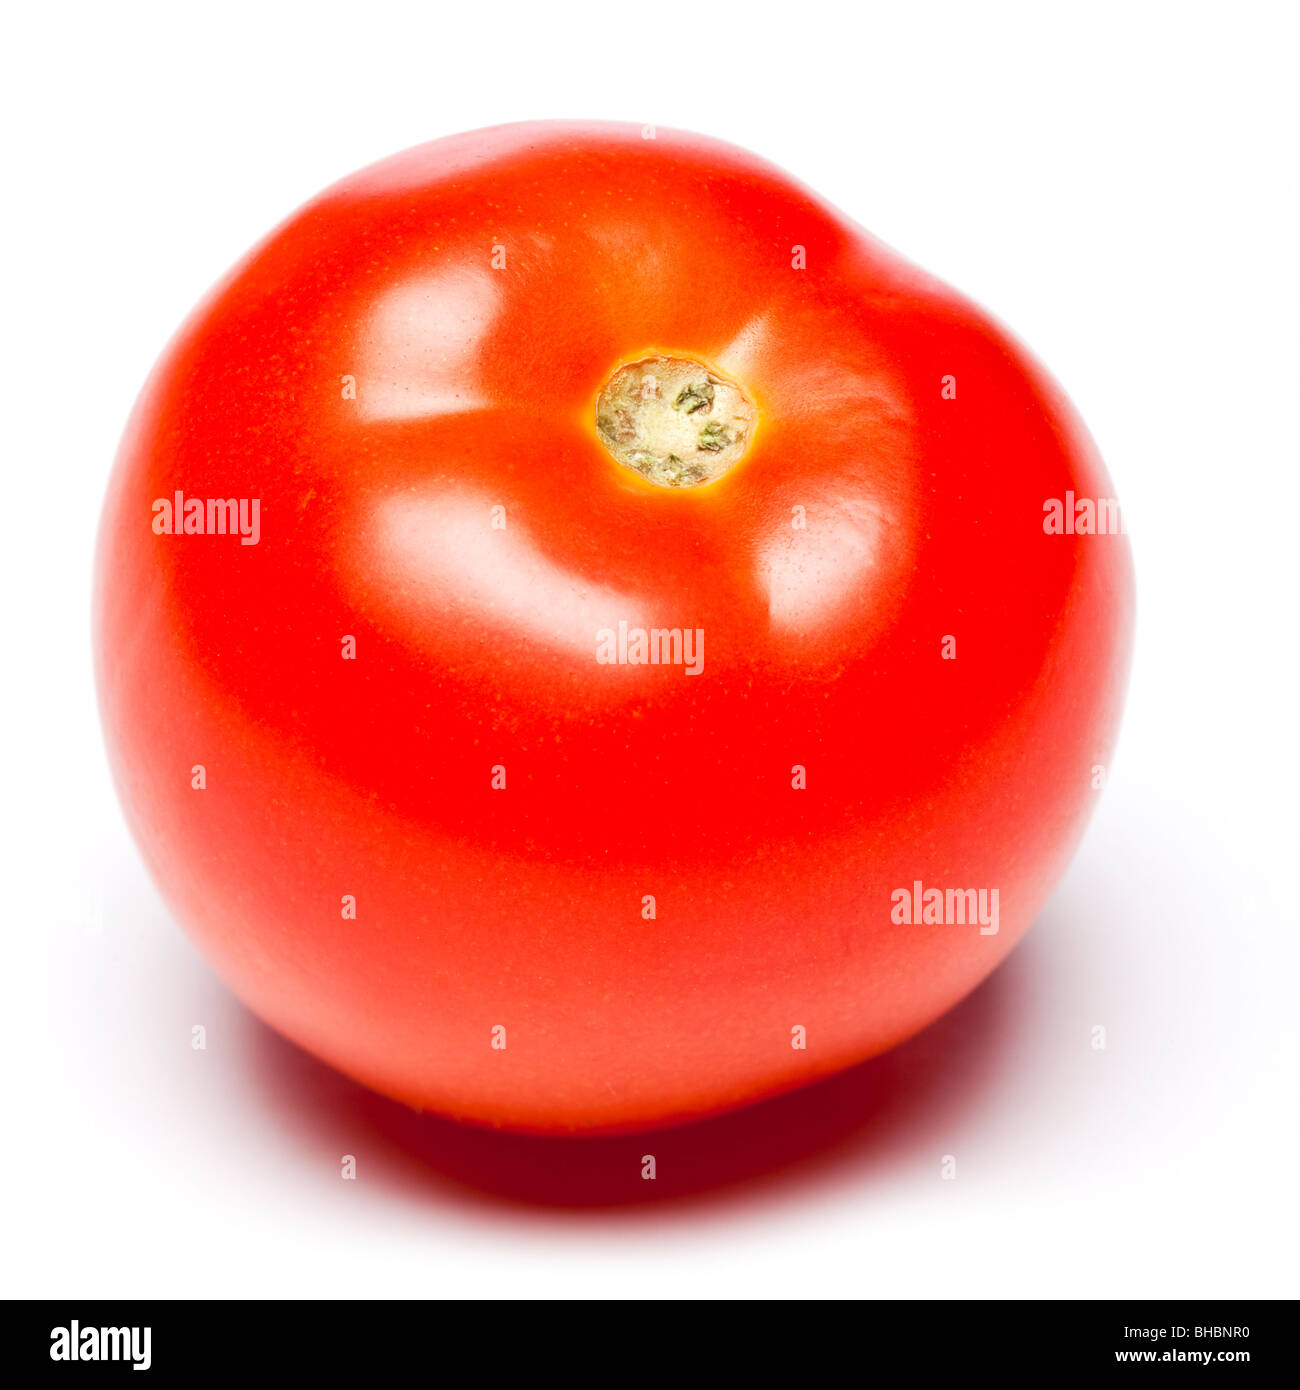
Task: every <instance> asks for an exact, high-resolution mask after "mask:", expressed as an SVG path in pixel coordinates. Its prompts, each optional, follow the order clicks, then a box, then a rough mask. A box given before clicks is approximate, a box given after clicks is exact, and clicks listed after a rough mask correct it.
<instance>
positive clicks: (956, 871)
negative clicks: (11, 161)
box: [95, 123, 1133, 1132]
mask: <svg viewBox="0 0 1300 1390" xmlns="http://www.w3.org/2000/svg"><path fill="white" fill-rule="evenodd" d="M795 248H803V251H802V260H803V267H802V268H794V266H793V265H792V260H798V259H799V253H798V252H797V251H796V250H795ZM654 354H679V355H684V356H688V357H691V358H694V359H698V360H699V361H702V362H706V363H708V364H710V365H711V366H713V367H716V368H717V369H719V370H720V371H721V372H724V373H726V374H727V376H728V377H730V378H731V379H733V380H734V381H736V382H738V383H741V384H742V385H743V386H744V388H745V389H746V390H748V391H749V392H750V393H751V396H752V399H753V401H754V402H755V404H756V406H757V409H758V414H759V424H758V427H757V429H756V432H755V434H754V437H753V440H752V443H751V445H750V449H749V452H748V454H747V455H746V457H745V458H744V459H743V460H742V461H741V463H740V464H739V465H737V466H736V467H735V469H734V470H733V471H732V472H731V473H729V474H728V475H727V476H726V477H724V478H722V479H721V480H720V481H718V482H716V483H713V484H711V485H709V486H707V487H701V488H697V489H688V488H682V489H670V488H660V487H655V486H653V485H652V484H650V483H648V482H646V481H644V480H643V479H642V478H640V477H639V476H637V475H636V474H634V473H632V472H630V471H629V470H627V469H625V468H621V467H620V466H619V465H617V464H615V463H614V462H613V461H612V460H611V458H610V457H609V455H608V454H607V453H606V452H605V450H604V448H603V447H602V445H601V443H600V440H599V438H598V435H597V432H596V430H595V426H594V401H595V399H596V393H597V392H598V390H599V389H600V387H601V386H602V384H603V383H604V382H605V381H606V380H607V379H608V378H609V376H610V374H611V373H612V372H613V371H614V370H615V368H616V367H618V366H619V365H620V364H622V363H627V362H632V361H635V360H637V359H638V358H641V357H645V356H650V355H654ZM945 378H953V379H955V390H956V395H955V397H954V398H946V397H945V394H944V392H943V389H942V384H943V382H944V379H945ZM346 379H351V382H352V383H353V387H349V385H348V381H347V380H346ZM350 390H354V394H349V392H350ZM949 395H951V393H949ZM178 490H180V491H182V492H183V493H184V495H185V496H186V497H189V498H198V499H207V498H236V499H238V498H244V499H252V498H256V499H259V502H260V524H261V534H260V538H259V539H258V542H257V543H256V544H250V545H243V544H241V543H240V541H239V538H238V537H232V536H220V535H215V536H214V535H202V536H200V535H157V534H154V532H153V530H152V529H151V522H152V520H153V517H154V511H153V503H154V502H155V500H156V499H163V498H166V499H170V498H172V496H173V495H174V494H175V493H176V492H177V491H178ZM1067 493H1073V494H1075V496H1076V497H1079V498H1092V499H1097V498H1110V497H1112V496H1113V490H1112V488H1111V485H1110V482H1109V479H1108V478H1107V476H1106V472H1105V469H1104V467H1103V465H1102V463H1101V461H1100V459H1099V458H1098V456H1097V453H1096V450H1095V447H1094V446H1093V444H1092V442H1091V440H1090V438H1089V436H1088V434H1087V432H1086V430H1085V429H1084V427H1083V425H1082V424H1081V422H1080V421H1079V420H1078V418H1077V417H1076V415H1075V413H1074V411H1073V409H1072V408H1071V406H1070V404H1069V402H1068V401H1067V400H1066V399H1065V397H1064V396H1063V394H1062V393H1061V392H1060V390H1059V388H1058V387H1056V386H1055V384H1054V383H1053V382H1052V381H1051V380H1050V379H1049V378H1048V377H1047V376H1046V375H1045V374H1044V372H1043V371H1042V369H1041V368H1040V367H1039V366H1038V365H1037V364H1036V363H1034V361H1033V360H1032V359H1031V358H1030V357H1029V356H1028V355H1027V353H1026V352H1025V350H1024V349H1023V348H1022V347H1021V346H1020V345H1019V344H1017V343H1016V342H1015V341H1014V340H1013V339H1011V338H1010V337H1009V336H1008V335H1007V333H1006V332H1005V330H1003V329H1001V328H1000V327H999V326H997V325H996V324H995V323H993V322H992V321H991V320H990V319H989V318H988V317H987V316H986V315H984V314H983V313H982V312H981V311H980V310H978V309H977V308H975V307H974V306H973V305H971V304H970V303H969V302H967V301H966V300H964V299H963V298H962V297H961V296H960V295H958V294H956V293H954V292H953V291H952V290H950V289H948V288H946V287H945V286H943V285H941V284H939V283H938V282H937V281H935V280H934V279H932V278H931V277H929V276H927V275H925V274H924V273H923V272H921V271H919V270H917V269H916V268H914V267H912V266H910V265H908V264H907V263H906V262H904V261H903V260H901V259H900V258H899V257H897V256H896V255H895V254H894V253H892V252H891V251H889V250H888V249H886V248H885V247H883V246H882V245H880V244H879V243H878V242H876V241H875V240H874V239H873V238H871V237H870V236H869V235H867V234H866V233H865V232H863V231H862V230H861V229H860V228H859V227H857V226H856V225H854V224H853V223H851V222H850V221H849V220H847V219H846V218H844V217H843V216H842V215H841V214H839V213H838V212H836V211H835V210H834V209H832V208H830V207H829V206H827V205H826V204H825V203H823V202H822V201H821V200H819V199H818V198H817V197H816V196H815V195H813V194H811V193H810V192H808V191H807V190H805V189H803V188H802V187H801V186H799V185H798V184H796V183H794V182H793V181H791V180H790V179H789V178H787V177H786V176H785V175H783V174H782V173H780V172H779V171H778V170H775V169H774V168H772V167H771V166H770V165H767V164H766V163H764V162H762V161H760V160H758V159H756V158H754V157H753V156H751V155H749V154H746V153H745V152H743V151H740V150H737V149H735V148H733V147H731V146H727V145H723V144H719V143H718V142H715V141H711V140H706V139H703V138H700V137H696V136H690V135H683V134H678V133H670V132H666V131H663V130H659V131H657V132H655V137H654V138H653V139H646V138H643V137H642V132H641V131H640V130H638V129H637V128H633V127H624V126H614V125H589V124H571V123H553V124H552V123H543V124H535V125H520V126H505V127H498V128H494V129H490V130H485V131H478V132H472V133H470V134H466V135H460V136H456V137H453V138H451V139H447V140H441V141H436V142H434V143H432V144H429V145H424V146H421V147H419V148H417V149H414V150H410V151H408V152H406V153H404V154H401V155H398V156H396V157H394V158H392V159H389V160H386V161H384V162H382V163H380V164H378V165H375V166H373V167H372V168H370V169H366V170H363V171H361V172H360V173H358V174H356V175H354V176H352V177H351V178H349V179H346V180H344V181H343V182H342V183H340V184H338V185H336V186H335V187H333V188H331V189H329V190H327V191H326V192H325V193H324V194H322V195H321V196H320V197H318V198H317V199H316V200H314V201H313V202H312V203H310V204H308V205H307V207H305V208H304V209H302V210H301V211H300V212H299V213H297V214H296V215H295V216H293V217H292V218H290V219H289V220H288V221H287V222H285V223H284V224H283V225H282V226H281V227H279V228H278V229H277V230H276V231H275V232H274V233H273V234H272V235H271V236H270V237H269V238H268V239H267V240H266V241H265V242H263V243H262V245H261V246H259V247H258V248H257V249H255V250H254V251H253V252H252V253H251V254H250V255H249V256H248V257H247V258H246V259H245V260H244V261H243V262H242V263H241V264H240V265H239V266H238V267H236V269H235V270H234V271H233V272H232V273H231V274H230V275H229V276H228V277H227V278H226V280H225V281H224V282H223V283H222V284H221V285H220V286H218V287H217V289H216V290H215V291H214V292H213V293H212V294H211V295H210V296H209V298H208V299H207V300H206V301H205V302H204V303H203V304H202V305H200V307H199V308H198V309H197V310H196V311H195V313H194V314H193V315H192V317H191V318H190V319H189V321H188V322H187V323H186V325H185V326H184V327H183V328H182V330H181V332H180V333H179V334H178V336H177V337H176V339H175V340H174V341H173V342H172V343H171V344H170V345H169V347H168V348H167V350H166V352H165V353H164V355H163V357H162V359H161V361H160V362H159V364H158V366H157V367H156V369H155V371H154V373H153V374H152V376H151V378H150V380H149V382H148V384H147V385H146V387H145V389H144V392H143V394H142V395H141V398H140V400H139V402H138V403H137V405H136V408H135V411H134V414H133V416H132V419H131V421H130V423H129V425H128V428H127V431H126V435H125V438H124V439H123V442H122V446H121V450H120V453H119V456H118V460H117V463H116V466H115V471H114V475H113V479H112V483H111V486H110V490H109V496H108V500H107V503H106V507H105V512H104V518H103V524H102V529H101V536H100V548H99V555H98V566H97V568H98V577H97V594H96V615H95V632H96V657H97V670H98V677H99V687H100V700H101V709H102V715H103V721H104V726H105V731H106V737H107V741H108V746H109V750H110V757H111V760H112V765H113V770H114V775H115V778H116V781H117V785H118V788H119V791H120V794H121V797H122V800H123V804H124V807H125V809H126V813H127V816H128V820H129V822H130V824H131V827H132V830H133V832H134V834H135V836H136V838H137V840H138V842H139V844H140V846H141V849H142V851H143V853H144V855H145V858H146V860H147V862H148V865H149V868H150V870H151V872H152V874H153V875H154V877H155V878H156V880H157V882H158V883H159V885H160V887H161V889H162V891H163V893H164V895H165V896H166V898H167V901H168V903H169V904H170V906H171V908H172V909H173V911H174V912H175V914H176V916H177V918H178V919H179V920H180V921H181V922H182V923H183V924H184V926H185V927H186V929H187V930H188V931H189V932H190V933H191V934H192V936H193V937H194V939H195V940H196V941H197V943H198V944H199V946H200V947H201V949H202V950H203V951H204V953H205V954H206V956H207V957H208V958H209V959H210V960H211V961H212V963H213V964H214V966H215V967H216V968H217V969H218V970H219V971H220V973H221V974H222V975H223V977H224V978H225V979H226V980H227V981H228V982H229V983H230V985H231V986H232V987H233V988H234V989H235V990H236V991H237V992H238V994H239V995H240V996H241V998H243V999H244V1000H245V1002H247V1003H248V1004H249V1005H250V1007H252V1008H253V1009H254V1010H255V1011H256V1012H257V1013H258V1014H260V1015H261V1016H262V1017H263V1018H264V1019H266V1020H267V1021H268V1022H269V1023H271V1024H272V1025H273V1026H274V1027H276V1028H277V1029H279V1030H280V1031H282V1032H283V1033H285V1034H287V1035H288V1036H289V1037H291V1038H293V1039H294V1040H295V1041H297V1042H298V1043H300V1044H301V1045H303V1046H304V1047H306V1048H308V1049H309V1050H311V1051H312V1052H314V1053H316V1054H317V1055H319V1056H320V1057H322V1058H324V1059H325V1060H327V1061H329V1062H331V1063H332V1064H334V1065H335V1066H337V1067H339V1068H340V1069H342V1070H343V1071H345V1072H347V1073H348V1074H350V1075H352V1076H353V1077H355V1078H357V1079H358V1080H360V1081H362V1082H364V1083H366V1084H367V1085H370V1086H372V1087H374V1088H375V1089H377V1090H379V1091H382V1092H384V1093H386V1094H388V1095H391V1096H394V1097H396V1098H398V1099H400V1100H403V1101H406V1102H409V1103H411V1104H414V1105H418V1106H420V1107H421V1108H425V1109H432V1110H437V1111H440V1112H443V1113H445V1114H449V1115H452V1116H456V1117H458V1118H462V1119H467V1120H473V1121H476V1122H481V1123H486V1124H493V1125H502V1126H507V1127H512V1128H517V1129H525V1130H533V1131H539V1132H552V1131H555V1132H559V1131H575V1130H591V1131H597V1130H604V1131H617V1130H625V1129H636V1128H642V1127H648V1126H652V1125H656V1124H662V1123H668V1122H672V1121H676V1120H680V1119H684V1118H689V1117H694V1116H699V1115H704V1114H709V1113H714V1112H717V1111H719V1110H723V1109H726V1108H728V1107H731V1106H735V1105H738V1104H743V1103H746V1102H748V1101H752V1100H755V1099H758V1098H761V1097H763V1096H767V1095H771V1094H774V1093H777V1092H779V1091H781V1090H784V1089H788V1088H789V1087H792V1086H796V1085H799V1084H802V1083H804V1082H806V1081H810V1080H813V1079H815V1078H818V1077H821V1076H825V1075H827V1074H829V1073H831V1072H833V1071H835V1070H838V1069H840V1068H843V1067H845V1066H847V1065H850V1064H852V1063H854V1062H857V1061H860V1060H862V1059H864V1058H867V1057H870V1056H872V1055H874V1054H876V1053H879V1052H881V1051H883V1050H885V1049H887V1048H889V1047H892V1046H893V1045H894V1044H896V1043H898V1042H900V1041H902V1040H903V1039H905V1038H907V1037H908V1036H910V1035H911V1034H913V1033H915V1032H916V1031H918V1030H919V1029H920V1028H922V1027H924V1026H925V1025H926V1024H928V1023H929V1022H931V1021H932V1020H933V1019H935V1018H936V1017H937V1016H938V1015H939V1014H941V1013H942V1012H943V1011H944V1010H946V1009H947V1008H949V1007H950V1006H951V1005H952V1004H954V1003H955V1002H956V1001H957V1000H959V999H960V998H961V997H963V996H964V995H965V994H966V993H968V992H969V991H970V990H971V989H972V988H973V987H974V986H975V985H976V984H977V983H979V981H980V980H981V979H983V978H984V977H985V976H986V975H987V974H988V973H989V972H990V971H991V970H992V969H993V968H994V967H995V966H996V965H997V963H998V962H999V961H1000V960H1001V959H1002V958H1003V957H1004V956H1005V954H1006V953H1007V952H1008V951H1009V950H1010V949H1011V947H1012V946H1013V945H1014V944H1015V942H1016V940H1017V939H1018V938H1019V937H1020V936H1021V935H1022V934H1023V932H1024V931H1025V930H1026V928H1027V927H1028V926H1029V924H1030V922H1031V921H1032V920H1033V918H1034V916H1035V915H1036V913H1037V912H1038V911H1039V909H1040V907H1041V906H1042V904H1043V902H1044V900H1045V898H1046V896H1047V894H1048V892H1049V891H1050V889H1051V887H1052V885H1053V884H1054V882H1055V881H1056V879H1057V878H1058V877H1059V875H1060V873H1061V872H1062V870H1063V868H1064V866H1065V864H1066V863H1067V861H1068V859H1069V856H1070V854H1071V853H1072V851H1073V848H1074V846H1075V844H1076V842H1077V840H1078V838H1079V836H1080V834H1081V833H1082V829H1083V826H1084V823H1085V821H1086V818H1087V816H1088V814H1089V812H1090V809H1091V806H1092V804H1093V800H1094V798H1095V797H1096V796H1097V791H1096V790H1095V788H1094V768H1096V767H1097V766H1103V767H1104V766H1106V765H1107V764H1108V763H1109V759H1110V754H1111V749H1112V745H1113V740H1114V737H1115V733H1116V729H1117V724H1118V719H1119V712H1120V706H1121V702H1122V696H1123V688H1124V683H1125V679H1126V670H1127V662H1128V652H1129V646H1130V640H1131V628H1132V611H1133V593H1132V572H1131V562H1130V557H1129V549H1128V543H1127V539H1126V538H1125V537H1124V536H1122V535H1078V534H1048V533H1047V532H1045V530H1044V524H1043V517H1044V504H1045V502H1047V501H1048V500H1049V499H1053V498H1057V499H1064V498H1065V497H1066V495H1067ZM494 508H501V509H504V510H503V511H498V512H496V513H494V511H493V509H494ZM494 516H495V518H496V523H497V524H496V525H495V526H494V524H493V521H494ZM502 519H504V529H502V526H501V521H502ZM800 520H802V522H803V524H802V525H800V524H799V522H800ZM620 620H622V621H626V622H628V623H629V624H630V625H631V626H633V627H636V626H642V627H645V628H682V629H703V631H704V634H705V639H704V663H703V669H702V670H701V671H700V672H699V674H696V675H691V674H687V673H686V671H685V669H684V668H683V666H682V665H662V666H648V665H624V664H600V663H598V662H597V660H596V657H595V652H596V643H597V633H598V631H600V630H602V629H607V628H613V629H617V627H618V624H619V622H620ZM347 637H351V638H353V639H355V652H356V655H355V659H344V656H343V651H344V645H343V644H344V639H345V638H347ZM949 637H950V638H952V639H954V641H955V658H952V657H950V656H946V655H945V649H944V639H945V638H949ZM196 765H202V767H203V769H204V771H205V776H206V786H205V787H204V788H203V789H202V790H196V789H194V787H193V786H192V770H193V769H194V768H195V767H196ZM796 766H798V767H803V768H805V769H806V788H805V789H801V790H796V789H794V787H793V786H792V779H793V777H794V773H793V769H794V768H795V767H796ZM497 768H504V769H505V773H504V775H505V787H504V788H494V786H493V780H494V769H497ZM498 780H499V774H498ZM917 881H920V882H921V883H923V884H924V885H925V887H927V888H928V887H939V888H976V889H980V888H983V889H992V888H996V889H997V890H998V895H999V920H998V930H997V932H996V934H981V932H980V930H979V927H978V926H960V925H953V924H947V925H939V924H934V925H926V924H916V925H899V924H897V923H895V922H893V921H891V904H892V902H893V897H892V895H893V894H894V893H895V892H896V891H897V890H902V889H907V890H910V889H911V888H912V885H913V884H914V883H915V882H917ZM345 895H350V896H352V897H353V898H355V902H356V917H355V920H353V919H352V918H350V917H347V916H344V915H343V908H342V906H341V904H342V902H343V899H344V896H345ZM647 895H652V896H653V898H654V900H655V915H654V917H653V919H647V918H646V917H645V916H643V911H644V908H643V902H644V899H645V898H646V896H647ZM498 1026H500V1027H503V1028H504V1029H505V1038H506V1046H505V1048H504V1049H501V1048H500V1047H499V1046H498V1047H496V1048H494V1047H493V1045H492V1044H493V1038H494V1035H493V1031H492V1030H493V1029H494V1028H496V1027H498ZM796 1027H802V1028H804V1029H806V1032H807V1046H806V1048H802V1049H800V1048H796V1047H792V1029H794V1028H796ZM499 1037H500V1035H499V1034H498V1035H497V1038H498V1040H499Z"/></svg>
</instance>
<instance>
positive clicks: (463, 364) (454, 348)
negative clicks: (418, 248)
mask: <svg viewBox="0 0 1300 1390" xmlns="http://www.w3.org/2000/svg"><path fill="white" fill-rule="evenodd" d="M492 274H493V273H492V271H490V270H485V269H478V268H475V267H471V266H463V265H462V266H453V267H449V268H448V269H446V270H443V271H440V272H437V273H435V274H431V275H428V276H426V277H424V278H422V279H420V280H416V281H411V282H408V283H407V284H404V285H401V286H399V287H398V288H397V289H394V290H390V291H389V293H388V294H386V295H385V296H384V297H383V298H382V299H381V300H380V301H379V302H378V304H376V306H375V308H374V311H373V313H372V314H371V318H370V322H369V323H368V325H367V329H366V338H365V340H364V341H363V343H362V344H361V350H362V358H361V362H360V364H359V372H358V375H359V377H360V380H361V389H360V390H359V391H358V393H357V404H358V406H359V408H360V410H361V412H362V413H363V414H364V415H366V416H368V417H370V418H372V419H385V420H406V419H412V418H418V417H420V416H425V415H441V414H444V413H447V412H458V411H464V410H472V409H476V408H478V407H481V406H485V405H487V404H488V400H487V397H486V395H485V394H484V393H483V390H482V388H481V386H480V384H479V382H478V381H477V379H476V375H477V359H478V347H479V343H480V342H481V341H482V339H483V337H484V335H485V334H486V333H487V332H488V331H489V330H490V329H491V327H492V324H493V322H494V320H495V319H496V316H497V313H498V311H499V308H500V304H499V295H498V286H497V283H496V282H495V281H494V280H493V278H492Z"/></svg>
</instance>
